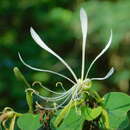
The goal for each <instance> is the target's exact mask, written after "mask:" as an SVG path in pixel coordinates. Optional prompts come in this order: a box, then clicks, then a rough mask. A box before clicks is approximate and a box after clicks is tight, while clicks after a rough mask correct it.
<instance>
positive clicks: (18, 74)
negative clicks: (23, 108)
mask: <svg viewBox="0 0 130 130" xmlns="http://www.w3.org/2000/svg"><path fill="white" fill-rule="evenodd" d="M13 70H14V74H15V76H16V77H17V78H18V79H19V80H20V81H22V82H24V84H25V85H26V86H27V88H31V85H30V84H29V83H28V81H27V80H26V79H25V77H24V75H23V74H22V73H21V71H20V70H19V68H18V67H14V69H13ZM26 101H27V104H28V107H29V112H30V113H33V97H32V92H31V91H27V92H26Z"/></svg>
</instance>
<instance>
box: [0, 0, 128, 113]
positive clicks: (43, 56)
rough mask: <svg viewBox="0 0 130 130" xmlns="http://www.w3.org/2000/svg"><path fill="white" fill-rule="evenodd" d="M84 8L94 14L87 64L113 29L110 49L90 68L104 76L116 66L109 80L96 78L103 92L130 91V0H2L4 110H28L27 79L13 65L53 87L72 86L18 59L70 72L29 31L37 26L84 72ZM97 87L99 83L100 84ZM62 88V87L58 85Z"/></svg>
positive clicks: (0, 86) (0, 87)
mask: <svg viewBox="0 0 130 130" xmlns="http://www.w3.org/2000/svg"><path fill="white" fill-rule="evenodd" d="M80 7H84V8H85V10H86V11H87V14H88V18H89V30H88V38H87V49H86V52H87V55H86V56H87V61H86V69H87V67H88V66H89V64H90V63H91V61H92V60H93V59H94V58H95V56H97V54H98V53H99V52H100V51H101V49H102V48H103V47H104V46H105V44H106V43H107V41H108V38H109V35H110V29H112V30H113V43H112V46H111V48H110V49H109V50H108V51H107V53H106V54H105V55H104V56H103V57H102V58H100V60H99V61H98V62H97V63H96V64H95V66H94V68H93V69H92V70H91V73H90V77H102V76H104V75H105V74H106V73H107V72H108V70H109V68H111V66H114V68H115V69H116V71H115V74H114V75H113V76H112V77H111V78H110V79H108V80H106V81H102V82H94V83H93V86H94V88H95V89H97V90H99V91H100V92H101V93H102V94H104V93H106V92H107V91H124V92H127V93H128V92H129V84H130V51H129V48H130V22H129V19H130V15H129V11H130V1H129V0H125V1H123V0H117V1H115V0H113V1H112V0H111V1H110V0H106V1H105V0H104V1H103V0H100V1H99V0H87V1H83V0H77V1H72V3H71V2H70V1H69V0H59V1H51V0H37V1H36V0H21V1H18V0H12V1H10V0H1V1H0V34H1V35H0V52H1V54H0V70H1V73H0V105H1V106H0V107H1V108H0V109H2V108H3V107H5V106H11V107H14V108H16V109H20V110H23V111H25V110H24V109H23V108H25V106H26V103H25V102H24V100H25V93H24V89H25V87H24V84H22V83H20V82H19V81H18V80H16V78H15V76H14V74H13V67H15V66H18V67H19V68H20V70H21V71H22V72H23V73H24V74H25V77H26V78H27V80H28V81H29V82H30V83H31V84H32V83H33V81H37V80H39V81H42V83H43V84H44V85H45V86H47V87H48V88H51V89H53V90H54V89H58V88H56V85H55V84H56V82H58V81H61V82H62V83H63V85H64V87H65V88H66V89H67V88H69V87H71V84H70V83H68V82H67V81H66V80H64V79H62V78H60V77H58V76H54V75H51V74H47V73H40V72H34V71H32V70H29V69H28V68H26V67H25V66H24V65H23V64H22V63H21V62H20V60H19V58H18V52H20V53H21V54H22V56H23V57H24V60H25V61H27V63H29V64H30V65H33V66H35V67H39V68H44V69H50V70H55V71H57V72H60V73H64V74H65V75H67V76H69V77H70V78H71V76H70V74H69V72H68V71H67V70H66V69H65V67H64V66H63V65H62V64H61V63H60V62H59V61H57V59H56V58H55V57H53V56H52V55H51V54H48V53H47V52H45V51H44V50H42V49H41V48H40V47H39V46H37V45H36V44H35V42H34V41H33V39H32V38H31V36H30V32H29V30H30V27H31V26H32V27H33V28H34V29H35V30H36V31H37V32H38V34H39V35H40V36H41V38H42V39H44V41H45V43H47V44H48V46H50V47H51V48H52V49H53V50H54V51H55V52H57V53H58V54H59V55H60V56H61V57H63V58H64V59H65V60H66V61H67V62H68V63H69V64H70V65H71V66H72V67H73V68H74V70H75V72H76V73H77V74H78V75H79V77H80V68H81V44H82V37H81V29H80V21H79V8H80ZM96 86H97V87H96ZM59 89H60V88H59Z"/></svg>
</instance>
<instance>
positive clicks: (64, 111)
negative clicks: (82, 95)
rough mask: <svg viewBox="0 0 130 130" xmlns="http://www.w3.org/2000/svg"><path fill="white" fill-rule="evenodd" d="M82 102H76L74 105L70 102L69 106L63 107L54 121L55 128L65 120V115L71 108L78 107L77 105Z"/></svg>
mask: <svg viewBox="0 0 130 130" xmlns="http://www.w3.org/2000/svg"><path fill="white" fill-rule="evenodd" d="M83 102H84V100H80V101H76V104H75V102H74V101H72V100H71V101H70V102H69V104H68V105H66V106H65V107H64V109H63V110H62V111H61V112H60V114H59V115H58V117H57V118H56V120H55V121H54V124H55V127H58V125H59V124H60V123H61V121H62V120H63V119H64V118H65V115H67V113H68V112H69V111H70V109H71V108H72V107H74V106H75V105H79V104H81V103H83Z"/></svg>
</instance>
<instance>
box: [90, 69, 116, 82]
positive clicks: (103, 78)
mask: <svg viewBox="0 0 130 130" xmlns="http://www.w3.org/2000/svg"><path fill="white" fill-rule="evenodd" d="M113 73H114V68H113V67H112V68H111V69H110V70H109V72H108V73H107V74H106V76H105V77H102V78H91V79H90V80H105V79H107V78H109V77H110V76H111V75H112V74H113Z"/></svg>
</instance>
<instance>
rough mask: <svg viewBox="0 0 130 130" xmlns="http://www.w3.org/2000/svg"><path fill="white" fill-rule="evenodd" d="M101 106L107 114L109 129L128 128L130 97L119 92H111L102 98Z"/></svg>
mask: <svg viewBox="0 0 130 130" xmlns="http://www.w3.org/2000/svg"><path fill="white" fill-rule="evenodd" d="M103 105H104V108H105V109H106V111H107V112H108V116H109V123H110V128H112V129H124V128H126V127H127V126H128V124H129V119H128V116H127V112H128V111H129V110H130V96H128V95H126V94H124V93H121V92H111V93H108V94H106V95H105V96H104V101H103Z"/></svg>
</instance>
